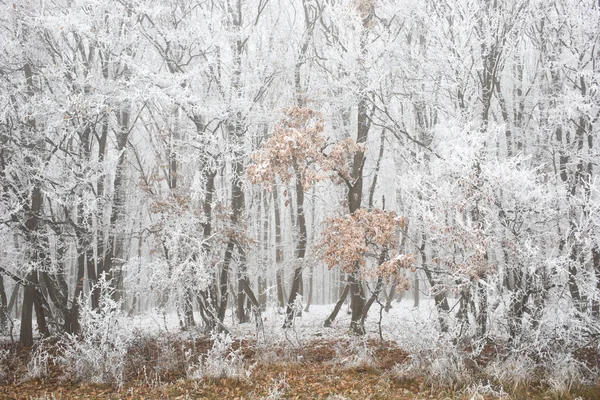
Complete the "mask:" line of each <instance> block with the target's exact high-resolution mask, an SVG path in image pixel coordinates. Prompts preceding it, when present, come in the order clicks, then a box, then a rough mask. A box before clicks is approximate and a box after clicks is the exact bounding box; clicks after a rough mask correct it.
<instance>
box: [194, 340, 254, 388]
mask: <svg viewBox="0 0 600 400" xmlns="http://www.w3.org/2000/svg"><path fill="white" fill-rule="evenodd" d="M211 339H212V341H213V346H212V348H211V349H210V350H209V351H208V353H207V354H206V355H204V356H200V358H199V360H198V363H191V365H190V367H189V368H188V377H189V378H192V379H204V378H233V379H247V378H249V377H250V374H251V373H252V369H253V367H254V366H249V367H248V368H246V366H245V365H244V356H243V355H242V352H241V349H240V348H238V349H237V350H234V349H233V347H232V344H233V339H232V337H231V335H228V334H225V333H213V334H212V335H211Z"/></svg>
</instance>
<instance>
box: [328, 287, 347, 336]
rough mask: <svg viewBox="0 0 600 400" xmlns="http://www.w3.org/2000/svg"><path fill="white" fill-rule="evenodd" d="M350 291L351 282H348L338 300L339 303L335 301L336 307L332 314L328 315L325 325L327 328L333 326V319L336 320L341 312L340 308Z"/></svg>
mask: <svg viewBox="0 0 600 400" xmlns="http://www.w3.org/2000/svg"><path fill="white" fill-rule="evenodd" d="M349 292H350V284H349V283H347V284H346V286H345V287H344V290H343V291H342V295H341V296H340V299H339V300H338V301H337V303H335V307H334V308H333V311H332V312H331V314H329V317H327V319H326V320H325V323H324V326H325V327H326V328H329V327H330V326H331V324H333V321H335V319H336V317H337V315H338V313H339V312H340V309H341V308H342V305H343V304H344V301H346V297H348V293H349Z"/></svg>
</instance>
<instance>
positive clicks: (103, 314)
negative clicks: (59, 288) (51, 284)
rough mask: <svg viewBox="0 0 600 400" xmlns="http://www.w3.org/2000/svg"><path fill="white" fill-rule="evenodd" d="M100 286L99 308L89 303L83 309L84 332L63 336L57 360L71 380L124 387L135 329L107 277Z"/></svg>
mask: <svg viewBox="0 0 600 400" xmlns="http://www.w3.org/2000/svg"><path fill="white" fill-rule="evenodd" d="M100 287H101V292H102V296H101V299H100V306H99V309H98V310H92V309H91V307H90V306H88V305H86V306H84V307H83V308H82V310H81V333H80V335H66V336H65V337H64V339H63V340H62V341H61V343H60V348H61V351H60V355H59V358H58V359H59V361H60V362H61V363H62V364H63V365H64V367H65V371H66V372H67V375H68V376H69V377H70V378H72V379H75V380H77V381H83V382H89V383H111V384H116V385H119V386H121V385H122V384H123V381H124V376H123V374H124V371H125V362H126V355H127V349H128V347H129V344H130V343H131V341H132V339H133V330H132V328H131V324H130V323H129V322H128V321H127V318H126V316H125V315H124V313H122V312H121V307H120V303H118V302H115V301H114V300H112V298H111V296H110V290H108V288H107V287H108V285H107V283H106V282H105V281H104V280H102V281H101V282H100Z"/></svg>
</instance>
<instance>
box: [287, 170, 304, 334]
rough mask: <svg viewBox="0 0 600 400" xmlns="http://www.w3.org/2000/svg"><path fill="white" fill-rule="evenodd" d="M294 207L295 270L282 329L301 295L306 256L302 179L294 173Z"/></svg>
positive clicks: (290, 320)
mask: <svg viewBox="0 0 600 400" xmlns="http://www.w3.org/2000/svg"><path fill="white" fill-rule="evenodd" d="M296 207H297V209H298V216H297V218H298V229H299V235H298V243H297V244H296V262H297V265H296V268H295V269H294V280H293V281H292V290H291V292H290V298H289V300H288V305H287V309H286V313H285V314H286V315H285V322H284V324H283V327H284V328H290V327H291V326H292V320H293V319H294V317H295V313H296V312H297V311H296V310H295V308H294V303H295V302H296V299H297V297H298V295H299V294H301V286H302V269H303V268H304V265H303V261H304V256H305V255H306V245H307V233H306V218H305V216H304V186H303V184H302V177H301V176H300V174H299V173H298V172H296ZM300 311H301V309H300Z"/></svg>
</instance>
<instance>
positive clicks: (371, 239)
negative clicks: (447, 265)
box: [320, 209, 414, 280]
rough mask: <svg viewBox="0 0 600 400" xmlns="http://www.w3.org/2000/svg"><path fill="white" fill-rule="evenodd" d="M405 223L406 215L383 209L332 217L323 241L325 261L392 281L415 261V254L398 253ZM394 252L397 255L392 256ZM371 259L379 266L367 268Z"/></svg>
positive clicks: (345, 269) (346, 270)
mask: <svg viewBox="0 0 600 400" xmlns="http://www.w3.org/2000/svg"><path fill="white" fill-rule="evenodd" d="M405 226H406V218H404V217H402V216H398V215H397V214H396V213H395V212H394V211H384V210H380V209H374V210H365V209H359V210H357V211H355V212H354V213H353V214H350V215H346V216H342V217H337V218H329V219H328V220H327V229H325V231H324V232H323V233H322V236H321V243H320V246H321V247H322V248H324V249H325V253H324V261H325V263H326V265H327V267H328V268H330V269H331V268H334V267H337V266H339V267H340V268H342V270H343V271H345V272H347V273H355V272H359V273H360V274H361V275H362V276H363V277H364V278H373V277H383V278H385V279H386V280H389V279H391V278H392V277H394V276H397V275H398V272H399V271H400V269H407V268H411V267H412V266H413V264H414V256H413V255H410V254H409V255H406V254H398V247H399V240H398V230H399V229H402V228H403V227H405ZM390 255H394V256H393V257H392V258H391V259H388V257H389V256H390ZM368 260H377V262H376V264H377V265H376V266H375V268H368V267H367V261H368Z"/></svg>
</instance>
